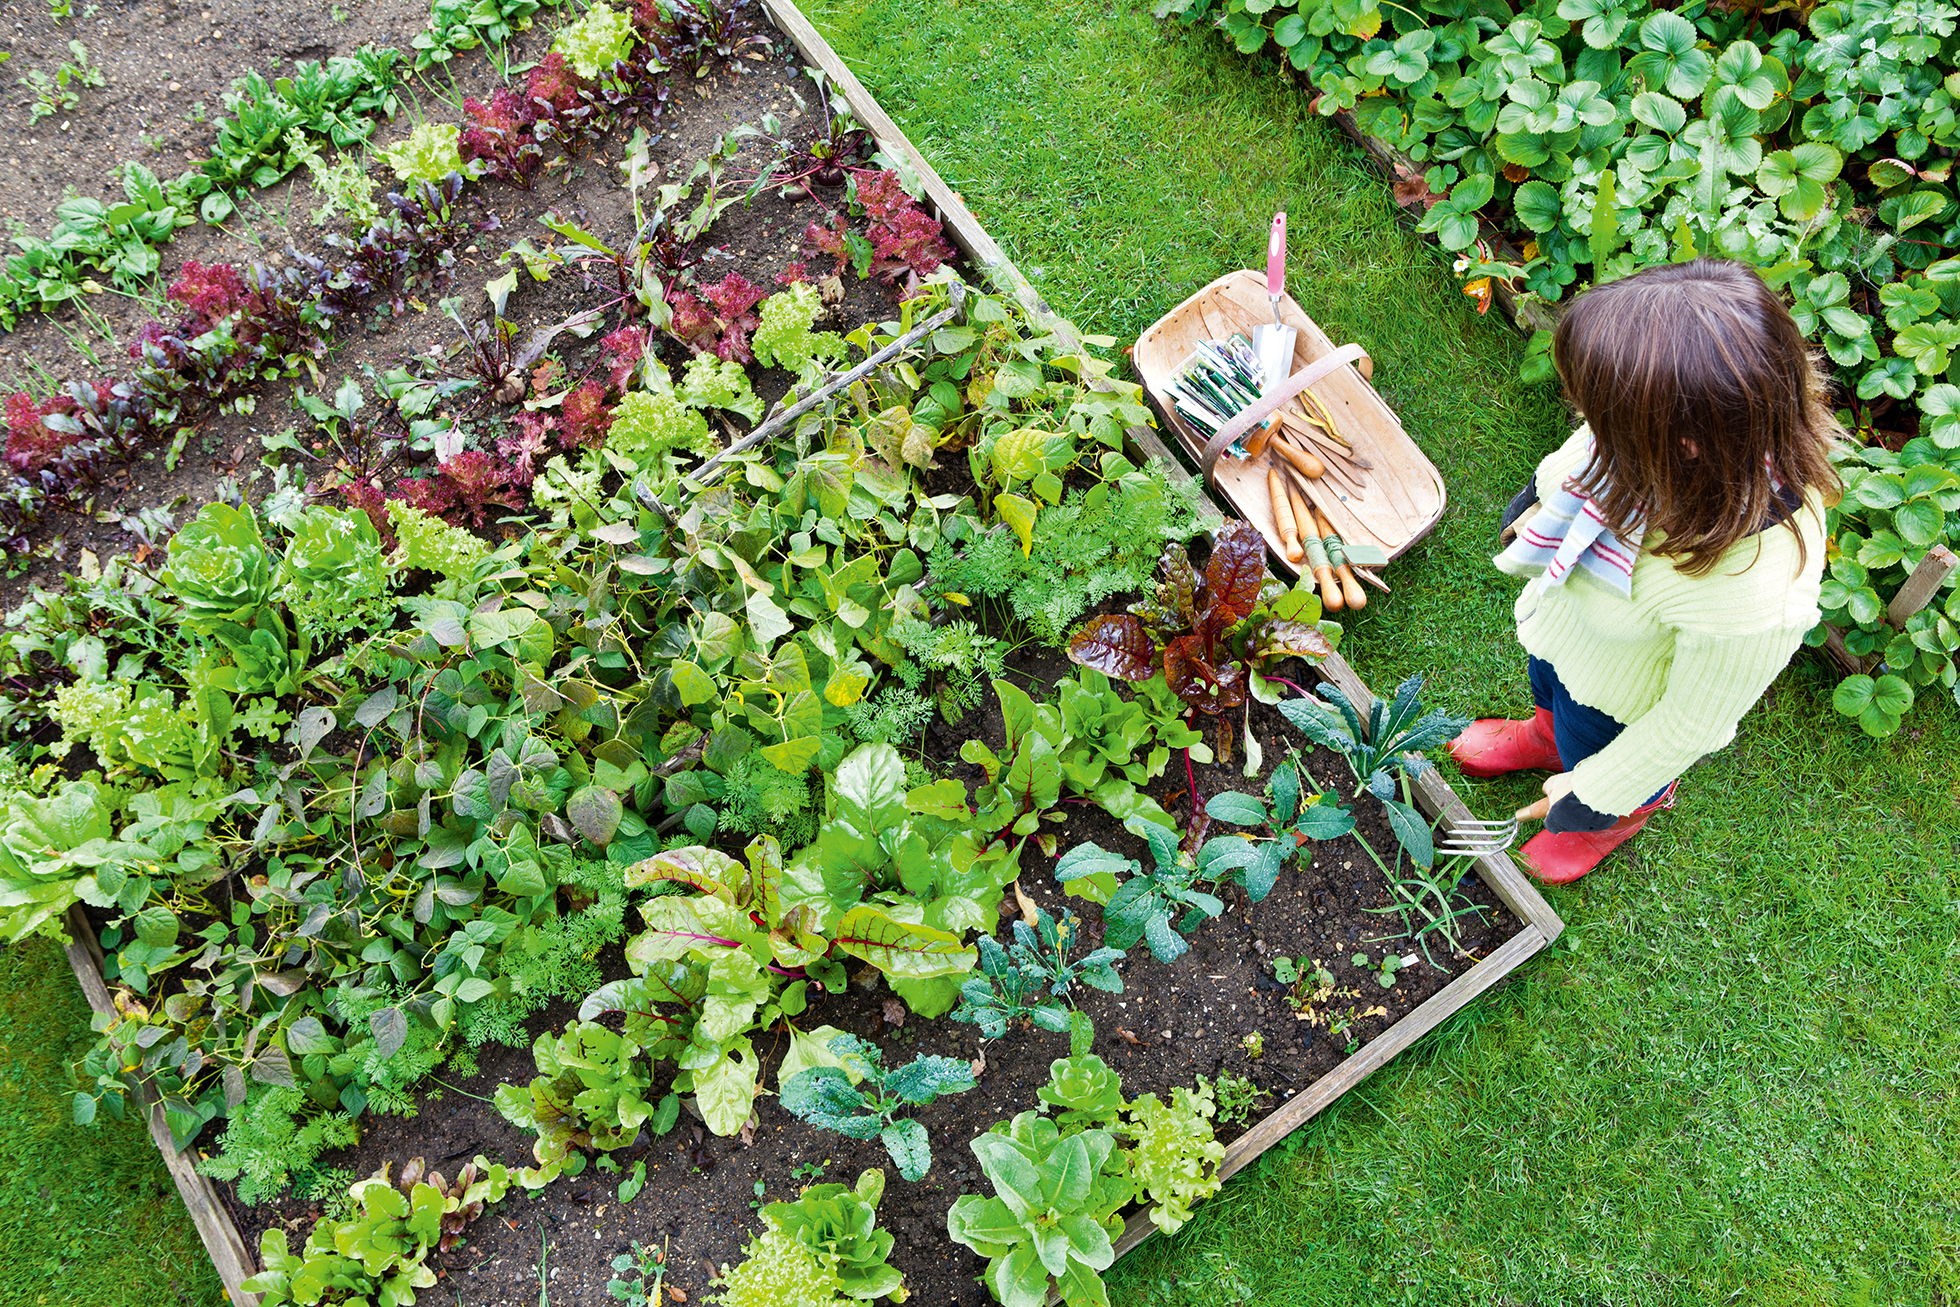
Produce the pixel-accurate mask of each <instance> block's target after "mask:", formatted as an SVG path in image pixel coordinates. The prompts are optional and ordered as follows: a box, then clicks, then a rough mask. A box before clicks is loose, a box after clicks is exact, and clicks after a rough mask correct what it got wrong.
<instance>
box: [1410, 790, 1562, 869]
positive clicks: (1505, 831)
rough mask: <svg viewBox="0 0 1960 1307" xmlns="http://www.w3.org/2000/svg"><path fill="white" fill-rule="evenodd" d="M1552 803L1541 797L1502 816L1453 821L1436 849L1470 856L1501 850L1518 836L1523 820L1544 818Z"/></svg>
mask: <svg viewBox="0 0 1960 1307" xmlns="http://www.w3.org/2000/svg"><path fill="white" fill-rule="evenodd" d="M1551 806H1552V804H1551V800H1550V799H1540V800H1538V802H1536V803H1533V804H1528V805H1526V806H1525V807H1522V808H1519V809H1518V810H1517V811H1516V812H1514V813H1512V814H1511V815H1510V816H1508V817H1504V818H1501V819H1497V820H1485V819H1482V818H1478V817H1469V818H1466V819H1464V820H1461V821H1456V822H1452V823H1451V824H1450V828H1449V829H1448V830H1446V831H1444V832H1443V842H1442V843H1441V844H1439V845H1437V846H1436V851H1437V852H1438V853H1447V854H1452V855H1455V856H1459V857H1468V858H1481V857H1486V856H1488V855H1490V854H1492V853H1502V852H1503V851H1504V850H1505V849H1508V848H1510V847H1511V845H1512V844H1513V843H1514V842H1515V841H1516V840H1517V838H1518V830H1519V828H1520V826H1521V825H1522V823H1524V822H1526V821H1543V820H1545V814H1546V813H1547V812H1548V811H1549V810H1550V809H1551Z"/></svg>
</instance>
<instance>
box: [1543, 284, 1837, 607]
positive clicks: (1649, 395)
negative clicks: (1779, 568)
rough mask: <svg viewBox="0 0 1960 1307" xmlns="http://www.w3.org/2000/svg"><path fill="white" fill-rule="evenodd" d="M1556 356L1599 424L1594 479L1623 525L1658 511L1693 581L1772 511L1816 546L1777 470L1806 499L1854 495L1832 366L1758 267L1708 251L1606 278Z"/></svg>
mask: <svg viewBox="0 0 1960 1307" xmlns="http://www.w3.org/2000/svg"><path fill="white" fill-rule="evenodd" d="M1552 361H1553V363H1554V364H1555V365H1556V366H1557V368H1558V373H1559V376H1560V377H1561V378H1562V379H1563V380H1564V382H1565V389H1566V394H1567V395H1568V396H1569V397H1570V399H1571V401H1572V403H1573V404H1574V405H1575V406H1576V407H1577V408H1578V410H1579V412H1580V413H1581V414H1582V415H1584V417H1585V419H1586V421H1587V422H1588V423H1590V424H1591V426H1592V432H1593V439H1594V446H1595V453H1594V456H1593V460H1592V462H1591V463H1589V464H1588V465H1587V466H1586V467H1585V468H1584V469H1583V470H1582V471H1581V472H1580V474H1579V481H1580V484H1581V485H1582V486H1583V487H1584V488H1585V490H1586V492H1587V494H1588V495H1590V496H1591V497H1592V498H1593V500H1594V501H1595V502H1596V503H1597V504H1598V506H1599V510H1600V513H1601V515H1602V516H1603V517H1605V518H1606V520H1607V522H1608V523H1609V524H1610V525H1611V526H1612V527H1613V528H1614V529H1615V530H1616V531H1623V530H1626V529H1628V528H1629V527H1631V526H1632V525H1633V524H1634V523H1635V521H1637V520H1638V519H1640V518H1642V517H1644V518H1645V519H1646V524H1647V530H1648V533H1649V534H1648V541H1649V543H1648V544H1647V545H1646V547H1647V548H1649V549H1650V550H1651V551H1652V552H1654V553H1657V554H1660V555H1661V556H1663V557H1666V558H1671V559H1674V560H1676V561H1675V566H1676V567H1677V568H1679V569H1680V570H1681V571H1682V572H1685V573H1687V574H1688V575H1689V576H1700V575H1702V574H1704V573H1706V572H1708V571H1709V570H1710V569H1712V568H1713V567H1714V566H1715V563H1716V561H1717V560H1718V559H1719V558H1721V556H1722V554H1723V553H1724V552H1725V551H1726V550H1727V549H1728V548H1729V547H1730V546H1731V545H1733V544H1735V543H1736V542H1737V541H1738V540H1742V539H1745V538H1747V537H1748V536H1751V535H1754V534H1755V533H1756V532H1757V531H1759V530H1761V529H1762V528H1763V524H1764V522H1766V521H1768V520H1770V519H1771V517H1772V516H1775V517H1777V518H1780V519H1781V520H1782V523H1783V525H1784V526H1786V527H1788V528H1789V529H1790V531H1791V532H1792V533H1793V534H1796V535H1797V537H1798V548H1799V550H1802V548H1803V544H1802V535H1801V533H1799V532H1798V531H1797V524H1796V521H1795V514H1793V513H1790V512H1788V511H1786V510H1785V509H1784V508H1783V506H1782V505H1781V504H1780V503H1778V501H1777V497H1776V495H1775V492H1774V491H1773V489H1772V486H1771V482H1770V475H1769V474H1770V473H1771V472H1774V473H1775V476H1776V478H1777V480H1778V481H1780V482H1781V483H1782V484H1783V485H1784V486H1786V487H1790V488H1792V489H1794V490H1795V491H1796V492H1798V493H1799V494H1801V493H1802V491H1803V490H1804V489H1805V488H1807V487H1811V486H1815V487H1817V488H1818V489H1820V490H1821V491H1823V492H1824V494H1825V496H1826V498H1827V499H1831V498H1833V497H1834V496H1835V495H1836V494H1837V492H1838V478H1837V473H1836V471H1835V470H1834V469H1833V468H1832V467H1831V464H1830V461H1829V459H1828V458H1827V457H1826V452H1827V450H1828V449H1829V447H1830V444H1831V442H1832V440H1834V439H1836V438H1837V437H1839V436H1841V435H1842V434H1843V431H1842V429H1841V428H1840V427H1839V426H1838V423H1837V420H1836V419H1835V418H1834V417H1833V416H1832V414H1831V410H1830V407H1829V406H1828V404H1827V402H1826V392H1825V381H1824V377H1823V375H1822V373H1821V372H1820V371H1819V369H1818V367H1817V364H1816V362H1815V360H1814V359H1813V358H1812V356H1811V353H1810V350H1809V348H1808V347H1807V346H1806V345H1805V344H1804V339H1803V333H1802V332H1800V331H1798V330H1797V324H1796V323H1795V322H1794V321H1792V319H1791V317H1790V313H1789V310H1788V309H1786V308H1784V307H1783V302H1782V301H1781V300H1780V299H1778V298H1777V296H1776V294H1775V293H1774V292H1772V291H1771V290H1770V288H1769V287H1768V286H1765V285H1764V284H1763V280H1762V278H1761V277H1758V276H1757V275H1756V273H1755V270H1754V269H1752V268H1750V267H1748V266H1747V265H1745V264H1741V263H1732V262H1729V261H1727V260H1723V259H1696V260H1694V261H1693V262H1691V263H1675V264H1664V265H1661V266H1658V267H1652V268H1647V269H1645V270H1643V271H1641V272H1637V273H1635V274H1634V275H1632V276H1630V277H1625V278H1622V279H1621V280H1619V281H1610V282H1607V283H1605V284H1604V285H1600V286H1595V287H1593V288H1592V289H1591V290H1589V291H1587V292H1586V293H1585V294H1583V295H1581V296H1580V297H1579V298H1578V299H1576V300H1574V301H1573V303H1572V306H1571V308H1569V309H1567V310H1566V312H1565V316H1564V317H1563V318H1561V319H1560V320H1559V324H1558V330H1557V331H1556V332H1555V333H1553V336H1552ZM1655 533H1659V538H1658V539H1655Z"/></svg>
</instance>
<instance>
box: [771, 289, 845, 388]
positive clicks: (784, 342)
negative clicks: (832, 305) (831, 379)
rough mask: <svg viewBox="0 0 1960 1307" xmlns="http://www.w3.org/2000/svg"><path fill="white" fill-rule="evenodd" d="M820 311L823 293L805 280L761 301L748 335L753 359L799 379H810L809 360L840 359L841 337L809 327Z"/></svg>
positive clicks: (841, 355) (842, 345) (834, 360)
mask: <svg viewBox="0 0 1960 1307" xmlns="http://www.w3.org/2000/svg"><path fill="white" fill-rule="evenodd" d="M822 312H823V295H822V294H821V293H820V292H819V291H818V290H817V288H816V287H815V286H813V285H811V284H810V283H809V282H807V281H804V282H798V283H797V284H796V285H794V286H791V287H790V288H789V289H788V290H785V291H781V292H779V293H778V294H775V295H771V296H770V297H769V298H768V299H766V300H764V301H762V307H761V309H760V310H759V312H758V314H757V318H758V322H757V326H756V329H755V334H754V335H753V336H752V337H750V339H749V348H750V349H752V350H753V351H754V352H755V361H756V362H758V363H760V364H762V366H764V367H766V368H785V369H787V370H789V371H791V372H794V373H796V374H797V379H798V381H799V382H801V381H806V380H809V379H811V378H808V377H806V376H805V373H806V371H807V370H808V369H809V368H810V367H811V365H812V364H813V363H829V364H832V365H835V364H838V363H841V362H843V360H844V358H845V357H846V352H847V351H846V349H845V345H844V338H843V337H842V336H839V335H838V334H837V333H835V332H831V331H812V330H811V329H810V328H811V327H812V326H813V325H814V324H815V323H816V320H817V317H818V315H819V314H820V313H822Z"/></svg>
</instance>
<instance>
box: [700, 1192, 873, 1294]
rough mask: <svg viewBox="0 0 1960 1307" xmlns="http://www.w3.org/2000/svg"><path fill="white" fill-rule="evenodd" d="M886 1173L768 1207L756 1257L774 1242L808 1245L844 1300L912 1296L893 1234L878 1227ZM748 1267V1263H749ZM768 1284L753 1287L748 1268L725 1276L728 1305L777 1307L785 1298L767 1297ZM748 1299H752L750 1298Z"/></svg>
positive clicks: (755, 1246)
mask: <svg viewBox="0 0 1960 1307" xmlns="http://www.w3.org/2000/svg"><path fill="white" fill-rule="evenodd" d="M884 1192H885V1173H884V1172H883V1171H878V1170H868V1171H865V1172H864V1173H863V1174H861V1175H860V1176H858V1178H857V1183H856V1185H854V1186H853V1185H842V1184H819V1185H811V1186H810V1187H809V1188H807V1189H805V1190H804V1191H803V1192H802V1194H801V1195H800V1196H799V1197H798V1198H797V1199H796V1201H795V1202H791V1203H770V1204H768V1205H767V1206H765V1207H764V1208H763V1209H762V1220H763V1226H764V1229H763V1232H762V1235H761V1238H760V1239H758V1240H756V1241H755V1242H752V1243H751V1244H750V1245H749V1248H750V1254H749V1255H750V1257H751V1258H754V1257H756V1256H757V1255H758V1253H760V1255H761V1256H762V1257H763V1258H764V1259H765V1261H766V1260H767V1259H768V1257H769V1253H768V1251H767V1250H766V1248H765V1247H764V1246H765V1245H767V1244H769V1243H770V1242H771V1241H772V1240H778V1241H785V1240H786V1241H790V1242H794V1243H797V1244H800V1245H802V1246H803V1247H804V1248H805V1249H807V1250H808V1251H809V1252H810V1253H811V1254H813V1255H814V1256H815V1257H816V1258H817V1259H818V1260H819V1261H820V1262H822V1263H823V1264H824V1265H825V1267H826V1269H828V1270H829V1271H830V1273H831V1274H833V1275H834V1276H836V1278H837V1283H838V1292H839V1293H840V1294H841V1295H842V1297H844V1298H846V1299H850V1300H853V1301H858V1302H869V1301H872V1300H874V1299H877V1298H889V1299H890V1300H891V1301H893V1302H904V1301H905V1299H906V1298H907V1297H908V1295H907V1293H906V1291H905V1288H904V1277H903V1276H902V1275H901V1274H900V1273H899V1271H898V1269H897V1268H896V1267H894V1266H892V1265H891V1263H890V1262H889V1261H887V1260H886V1259H887V1258H888V1257H889V1256H890V1254H891V1249H892V1235H891V1232H890V1231H889V1230H880V1229H879V1228H878V1200H879V1199H880V1198H882V1197H883V1196H884ZM745 1264H746V1263H745ZM761 1289H762V1286H760V1285H751V1284H750V1283H748V1278H747V1276H746V1275H745V1273H744V1271H743V1268H742V1266H737V1267H736V1268H735V1270H734V1271H733V1272H724V1273H723V1275H722V1292H723V1295H724V1296H723V1299H722V1301H723V1302H724V1303H727V1304H730V1305H731V1307H733V1305H734V1304H739V1303H748V1302H754V1303H756V1304H758V1307H762V1305H764V1304H766V1305H768V1307H774V1304H776V1303H779V1302H781V1301H782V1300H781V1299H779V1298H769V1297H765V1296H763V1295H762V1293H761ZM745 1295H746V1296H745Z"/></svg>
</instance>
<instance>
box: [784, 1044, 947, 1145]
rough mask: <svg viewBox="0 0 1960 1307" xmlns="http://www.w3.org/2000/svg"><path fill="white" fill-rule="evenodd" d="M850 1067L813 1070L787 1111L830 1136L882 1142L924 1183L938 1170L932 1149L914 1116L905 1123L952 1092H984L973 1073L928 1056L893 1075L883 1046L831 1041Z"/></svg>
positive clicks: (798, 1079)
mask: <svg viewBox="0 0 1960 1307" xmlns="http://www.w3.org/2000/svg"><path fill="white" fill-rule="evenodd" d="M829 1049H830V1052H831V1054H832V1055H833V1056H835V1057H837V1058H838V1059H839V1060H841V1061H842V1063H843V1065H842V1066H813V1067H810V1068H809V1069H807V1070H804V1071H799V1072H797V1073H796V1074H795V1075H794V1076H792V1077H790V1079H789V1081H788V1082H787V1083H786V1084H784V1085H783V1109H784V1110H785V1111H787V1112H789V1113H790V1114H791V1115H793V1116H797V1117H801V1118H802V1119H803V1120H805V1121H808V1122H809V1123H810V1124H811V1125H814V1126H816V1127H818V1128H819V1129H823V1130H835V1131H836V1132H837V1133H838V1134H840V1135H845V1136H848V1137H849V1138H852V1139H877V1140H879V1141H880V1142H881V1143H883V1144H884V1146H885V1151H886V1152H887V1153H889V1154H891V1159H892V1161H893V1162H894V1163H895V1164H896V1165H897V1167H898V1173H899V1174H900V1175H901V1176H903V1177H904V1178H905V1179H907V1180H923V1179H925V1176H926V1172H928V1171H930V1170H931V1169H932V1143H931V1140H930V1138H929V1137H928V1136H927V1134H926V1128H925V1126H924V1125H923V1124H922V1123H920V1122H919V1121H918V1119H917V1118H914V1117H905V1118H903V1119H901V1118H899V1116H898V1113H899V1112H902V1111H904V1110H905V1109H906V1108H907V1107H922V1106H924V1105H926V1104H929V1103H931V1102H932V1101H933V1100H934V1099H936V1098H939V1097H940V1096H942V1095H944V1094H960V1093H965V1092H966V1091H967V1090H969V1089H973V1088H975V1087H977V1082H976V1081H975V1080H974V1078H973V1068H972V1067H970V1066H968V1065H967V1064H966V1063H965V1062H962V1061H960V1060H959V1059H958V1058H953V1057H934V1056H930V1055H927V1054H920V1055H919V1056H918V1057H915V1058H913V1059H912V1060H911V1061H910V1062H908V1063H906V1064H905V1065H904V1066H902V1067H896V1068H894V1069H893V1070H890V1071H887V1070H885V1069H884V1066H883V1065H882V1062H883V1056H884V1055H883V1054H881V1053H880V1052H879V1051H878V1047H877V1045H875V1044H867V1043H865V1042H864V1041H863V1040H861V1039H859V1038H857V1037H856V1036H854V1035H837V1036H835V1037H833V1038H832V1039H831V1040H830V1043H829Z"/></svg>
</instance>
